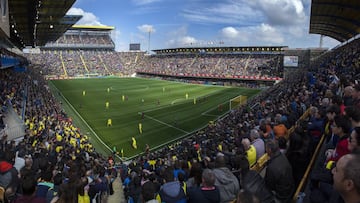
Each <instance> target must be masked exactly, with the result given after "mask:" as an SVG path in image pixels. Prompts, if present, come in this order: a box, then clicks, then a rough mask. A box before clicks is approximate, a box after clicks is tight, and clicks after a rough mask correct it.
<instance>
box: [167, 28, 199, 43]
mask: <svg viewBox="0 0 360 203" xmlns="http://www.w3.org/2000/svg"><path fill="white" fill-rule="evenodd" d="M168 38H169V39H168V40H167V41H166V45H167V46H168V47H172V48H173V47H184V46H189V45H191V44H196V43H198V41H199V40H197V39H196V38H195V37H192V36H189V35H188V33H187V27H186V26H181V27H180V28H178V29H177V30H174V31H172V32H170V33H168Z"/></svg>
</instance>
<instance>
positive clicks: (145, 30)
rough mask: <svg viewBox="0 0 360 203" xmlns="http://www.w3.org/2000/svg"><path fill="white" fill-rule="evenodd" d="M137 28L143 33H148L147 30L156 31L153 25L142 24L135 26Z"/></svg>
mask: <svg viewBox="0 0 360 203" xmlns="http://www.w3.org/2000/svg"><path fill="white" fill-rule="evenodd" d="M137 28H138V29H139V30H140V31H141V32H144V33H149V32H151V33H154V32H156V30H155V28H154V26H153V25H148V24H144V25H140V26H137Z"/></svg>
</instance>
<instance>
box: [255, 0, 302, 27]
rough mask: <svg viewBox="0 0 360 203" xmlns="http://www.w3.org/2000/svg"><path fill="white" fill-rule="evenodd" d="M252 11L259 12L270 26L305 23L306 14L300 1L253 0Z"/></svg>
mask: <svg viewBox="0 0 360 203" xmlns="http://www.w3.org/2000/svg"><path fill="white" fill-rule="evenodd" d="M249 5H250V6H251V7H252V8H253V9H257V10H259V11H261V13H262V15H263V16H264V17H265V18H266V21H267V22H266V23H268V24H270V25H285V26H287V25H294V24H303V23H306V19H307V18H306V13H305V10H304V6H303V2H302V1H301V0H253V1H249Z"/></svg>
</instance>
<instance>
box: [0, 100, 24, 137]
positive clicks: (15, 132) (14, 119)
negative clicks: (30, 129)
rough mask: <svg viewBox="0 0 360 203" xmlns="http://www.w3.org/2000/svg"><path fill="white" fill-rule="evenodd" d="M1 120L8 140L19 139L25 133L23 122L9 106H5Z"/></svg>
mask: <svg viewBox="0 0 360 203" xmlns="http://www.w3.org/2000/svg"><path fill="white" fill-rule="evenodd" d="M3 121H4V124H5V126H6V127H5V129H4V133H5V134H6V135H8V140H17V139H21V138H22V137H23V136H24V135H25V125H24V122H23V121H22V120H21V119H20V118H19V115H18V114H17V113H16V112H15V111H14V109H13V108H12V107H11V106H9V107H8V108H7V110H6V113H5V117H4V119H3Z"/></svg>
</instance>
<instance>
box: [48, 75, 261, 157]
mask: <svg viewBox="0 0 360 203" xmlns="http://www.w3.org/2000/svg"><path fill="white" fill-rule="evenodd" d="M50 87H52V89H53V91H54V95H56V97H58V99H59V100H60V101H61V102H62V104H63V108H64V110H65V111H66V113H67V114H68V115H69V116H70V117H71V118H72V119H73V122H74V125H75V126H77V127H79V128H80V129H81V132H82V133H83V134H87V135H89V137H90V141H91V142H92V144H93V145H94V146H95V149H96V150H97V151H99V152H101V153H103V154H107V155H108V154H111V152H112V151H113V150H114V149H116V151H117V152H119V156H122V154H121V151H123V158H124V159H127V158H131V157H134V156H136V155H138V154H140V153H142V152H144V150H145V146H146V144H148V145H149V146H150V148H151V149H155V148H158V147H161V146H163V145H166V144H168V143H171V142H173V141H175V140H177V139H181V138H183V137H186V136H188V135H189V134H190V133H192V132H194V131H196V130H198V129H200V128H203V127H204V126H206V125H208V123H209V121H213V120H216V119H217V118H219V117H221V116H223V115H225V114H226V113H227V112H228V111H229V100H230V99H232V98H234V97H236V96H239V95H245V96H247V97H248V98H250V97H252V96H253V95H255V94H257V93H258V92H259V91H260V90H256V89H246V88H230V87H223V86H215V85H194V84H187V83H180V82H169V81H163V80H154V79H142V78H102V79H100V78H97V79H75V80H54V81H51V82H50ZM107 102H108V107H106V103H107ZM108 119H111V120H112V125H111V126H108V125H107V121H108ZM139 123H141V125H142V133H140V130H139ZM132 137H134V138H135V139H136V142H137V143H136V144H137V149H134V148H133V147H132Z"/></svg>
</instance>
